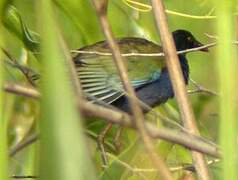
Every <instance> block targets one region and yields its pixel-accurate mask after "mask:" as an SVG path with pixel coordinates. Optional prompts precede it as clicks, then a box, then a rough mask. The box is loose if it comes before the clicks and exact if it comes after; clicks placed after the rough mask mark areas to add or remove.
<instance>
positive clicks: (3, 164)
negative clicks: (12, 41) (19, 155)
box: [0, 0, 8, 180]
mask: <svg viewBox="0 0 238 180" xmlns="http://www.w3.org/2000/svg"><path fill="white" fill-rule="evenodd" d="M4 3H5V1H4V0H0V20H2V15H3V11H4V5H5V4H4ZM1 22H2V21H0V46H1V47H3V36H2V29H1V27H2V23H1ZM0 57H1V58H0V87H1V88H2V87H3V82H4V77H5V76H4V71H3V65H2V64H3V61H2V52H0ZM3 107H4V93H3V91H0V137H1V140H0V179H2V180H6V179H8V149H7V122H6V119H5V118H4V110H3Z"/></svg>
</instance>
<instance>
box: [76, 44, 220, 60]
mask: <svg viewBox="0 0 238 180" xmlns="http://www.w3.org/2000/svg"><path fill="white" fill-rule="evenodd" d="M216 45H217V43H216V42H213V43H209V44H206V45H204V46H200V47H196V48H191V49H186V50H182V51H177V54H186V53H189V52H195V51H200V50H202V49H206V48H210V47H213V46H216ZM71 53H80V54H94V55H99V56H112V53H110V52H100V51H95V50H92V51H86V50H71ZM121 56H123V57H131V56H142V57H164V53H163V52H158V53H134V52H132V53H121Z"/></svg>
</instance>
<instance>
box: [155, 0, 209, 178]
mask: <svg viewBox="0 0 238 180" xmlns="http://www.w3.org/2000/svg"><path fill="white" fill-rule="evenodd" d="M152 6H153V12H154V15H155V19H156V24H157V27H158V29H159V33H160V37H161V42H162V46H163V50H164V53H165V57H166V65H167V67H168V71H169V75H170V79H171V81H172V85H173V89H174V93H175V97H176V99H177V102H178V106H179V109H180V112H181V117H182V120H183V123H184V126H185V127H186V128H187V129H188V130H189V131H190V132H191V133H192V134H195V135H199V131H198V128H197V126H196V123H195V117H194V114H193V110H192V108H191V105H190V102H189V100H188V96H187V93H186V88H185V83H184V80H183V76H182V71H181V68H180V64H179V60H178V56H177V52H176V48H175V45H174V42H173V38H172V35H171V33H170V32H169V28H168V22H167V17H166V14H165V8H164V5H163V2H162V1H161V0H152ZM192 157H193V160H194V164H195V168H196V171H197V174H198V176H199V178H200V179H203V180H209V179H210V175H209V172H208V168H207V164H206V161H205V158H204V156H203V154H201V153H198V152H195V151H192Z"/></svg>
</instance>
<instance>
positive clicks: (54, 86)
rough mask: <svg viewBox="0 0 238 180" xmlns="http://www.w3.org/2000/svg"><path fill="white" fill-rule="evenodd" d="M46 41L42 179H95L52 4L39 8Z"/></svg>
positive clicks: (43, 57)
mask: <svg viewBox="0 0 238 180" xmlns="http://www.w3.org/2000/svg"><path fill="white" fill-rule="evenodd" d="M38 8H39V20H40V22H41V24H40V26H39V27H41V37H42V63H43V70H44V71H43V72H44V74H42V81H43V82H42V95H43V97H42V104H41V105H42V106H41V107H42V119H41V122H40V130H41V131H40V133H41V134H40V137H41V139H40V140H41V142H40V146H41V158H40V179H42V180H43V179H44V180H52V179H57V180H65V179H67V180H75V179H85V180H87V179H90V180H91V179H92V180H93V179H95V174H94V170H93V168H92V164H91V162H90V158H89V154H88V152H87V151H88V147H87V145H86V144H85V141H84V140H85V139H84V136H83V132H82V126H81V123H80V120H81V118H80V117H79V116H78V113H77V110H76V107H75V106H74V102H75V100H74V98H73V95H72V89H71V87H70V86H69V85H70V83H69V78H67V74H66V72H67V68H66V67H65V66H66V63H64V55H63V54H62V52H63V51H62V50H60V48H59V44H57V42H58V40H59V39H58V36H57V29H56V23H54V20H53V19H52V17H53V12H52V9H51V1H50V0H48V1H47V0H42V1H40V4H39V6H38Z"/></svg>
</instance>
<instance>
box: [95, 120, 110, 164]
mask: <svg viewBox="0 0 238 180" xmlns="http://www.w3.org/2000/svg"><path fill="white" fill-rule="evenodd" d="M111 128H112V123H108V124H107V126H106V127H105V128H104V129H103V130H102V131H101V132H100V134H99V135H98V148H99V151H100V153H101V157H102V161H103V165H104V166H107V165H108V159H107V156H106V151H105V147H104V139H105V136H106V134H107V133H108V131H109V130H110V129H111Z"/></svg>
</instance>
